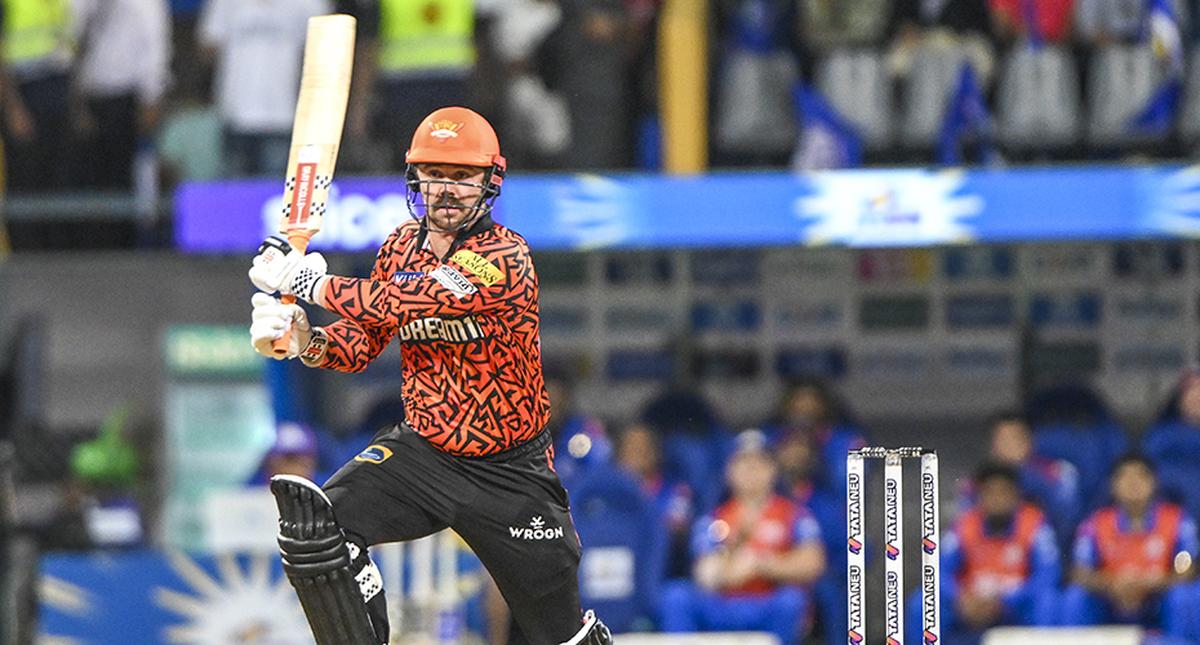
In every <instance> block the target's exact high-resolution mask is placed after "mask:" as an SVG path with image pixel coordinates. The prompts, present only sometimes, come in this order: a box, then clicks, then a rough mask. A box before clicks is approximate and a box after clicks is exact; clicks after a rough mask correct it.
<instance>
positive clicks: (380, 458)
mask: <svg viewBox="0 0 1200 645" xmlns="http://www.w3.org/2000/svg"><path fill="white" fill-rule="evenodd" d="M391 456H392V451H391V450H390V449H388V448H385V447H383V446H381V445H379V444H371V445H369V446H367V448H366V450H363V451H362V452H360V453H358V456H356V457H355V458H354V461H365V462H367V463H369V464H381V463H383V462H385V461H387V458H388V457H391Z"/></svg>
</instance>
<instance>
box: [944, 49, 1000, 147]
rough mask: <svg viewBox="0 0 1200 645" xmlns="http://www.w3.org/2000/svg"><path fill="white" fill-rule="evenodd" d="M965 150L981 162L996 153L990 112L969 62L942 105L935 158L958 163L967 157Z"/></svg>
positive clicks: (964, 66)
mask: <svg viewBox="0 0 1200 645" xmlns="http://www.w3.org/2000/svg"><path fill="white" fill-rule="evenodd" d="M965 150H972V151H974V152H975V153H976V154H975V155H973V156H974V157H976V159H975V161H978V162H981V163H985V162H989V161H992V160H993V159H994V158H995V155H996V147H995V145H994V143H993V140H992V115H991V113H990V112H988V107H987V102H986V100H985V99H984V97H983V90H981V89H980V87H979V81H978V79H976V77H975V69H974V68H973V67H971V64H970V63H963V66H962V71H960V72H959V74H958V85H957V87H955V89H954V95H953V96H952V97H950V103H949V104H948V105H947V106H946V116H945V120H944V121H943V122H942V133H941V138H940V139H939V141H938V161H939V162H940V163H942V164H946V165H957V164H961V163H963V162H964V161H967V159H965V157H966V156H967V155H966V154H964V151H965Z"/></svg>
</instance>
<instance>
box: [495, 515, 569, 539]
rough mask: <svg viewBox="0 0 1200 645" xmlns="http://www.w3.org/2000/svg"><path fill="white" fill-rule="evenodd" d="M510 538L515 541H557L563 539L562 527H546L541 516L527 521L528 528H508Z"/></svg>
mask: <svg viewBox="0 0 1200 645" xmlns="http://www.w3.org/2000/svg"><path fill="white" fill-rule="evenodd" d="M508 534H509V536H510V537H512V538H514V539H517V540H530V541H537V540H559V539H562V537H563V527H561V526H546V521H545V520H543V519H542V516H541V515H535V516H533V519H531V520H529V526H510V527H508Z"/></svg>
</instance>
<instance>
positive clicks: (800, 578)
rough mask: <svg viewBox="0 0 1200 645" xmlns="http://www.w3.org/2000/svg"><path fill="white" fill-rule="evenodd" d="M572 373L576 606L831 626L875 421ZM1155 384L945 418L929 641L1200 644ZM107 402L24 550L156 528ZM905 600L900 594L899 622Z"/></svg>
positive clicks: (628, 625) (811, 401)
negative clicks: (1119, 626) (982, 418)
mask: <svg viewBox="0 0 1200 645" xmlns="http://www.w3.org/2000/svg"><path fill="white" fill-rule="evenodd" d="M573 383H574V373H573V372H572V371H571V370H565V369H559V368H558V367H556V366H555V365H553V364H552V365H551V366H550V367H549V368H548V370H547V389H548V391H549V394H550V397H551V404H552V409H553V410H554V414H553V417H552V420H551V424H550V428H549V429H550V432H551V433H552V435H553V437H554V451H553V464H554V467H555V469H556V471H557V472H558V474H559V476H560V477H561V479H562V480H563V482H564V485H565V486H566V487H567V489H568V490H569V492H570V496H571V505H572V510H573V514H574V517H575V523H576V525H575V528H576V530H577V532H578V534H579V536H580V538H581V540H582V542H583V546H584V552H583V558H584V562H583V564H582V566H581V569H580V576H581V590H582V593H583V595H584V599H585V602H586V603H587V604H588V605H589V606H595V607H597V608H599V609H602V610H603V611H604V613H605V616H606V621H608V622H610V623H611V624H612V627H613V629H614V630H620V631H630V630H653V631H663V632H696V631H739V630H755V631H766V632H771V633H773V634H775V635H777V636H779V638H780V639H781V641H782V642H783V643H785V644H787V643H801V642H829V643H838V642H844V640H845V638H846V637H845V634H846V629H847V626H846V604H845V599H846V590H845V580H846V578H845V573H844V571H845V565H846V561H845V558H846V556H845V553H846V547H845V537H844V536H845V535H846V526H845V523H846V511H845V506H844V503H845V486H846V484H845V482H846V454H847V451H849V450H853V449H855V448H858V447H862V446H864V445H881V444H888V443H889V441H888V440H887V439H886V438H885V437H873V435H874V434H877V433H875V432H872V429H871V428H869V427H864V426H863V425H862V424H860V423H859V422H857V421H856V420H855V417H854V415H853V414H851V413H850V411H849V410H847V409H846V408H845V406H844V405H842V404H841V403H840V402H839V400H838V398H837V397H836V396H835V395H834V394H833V393H832V392H831V390H829V389H828V388H827V387H826V386H825V384H824V383H823V382H821V381H819V380H796V381H792V382H791V383H790V384H789V385H788V386H787V387H786V388H785V389H784V391H783V393H782V396H781V399H780V402H779V405H778V407H777V409H776V410H774V411H773V412H771V413H770V414H768V415H766V416H765V417H764V418H763V419H762V420H761V423H759V424H757V427H754V428H744V429H735V428H732V427H729V426H728V425H727V424H726V423H724V422H723V421H722V419H721V418H720V416H719V415H718V414H717V413H716V412H715V411H714V407H713V406H712V405H711V404H710V403H709V402H708V401H707V400H706V399H705V397H704V396H703V395H702V394H700V393H698V392H697V391H696V390H695V389H693V388H691V387H688V386H687V385H686V383H684V382H679V383H676V384H674V385H670V386H667V387H665V388H664V389H663V390H662V391H660V392H659V393H658V394H656V395H654V396H653V397H651V398H650V399H649V400H648V401H647V402H646V403H645V405H644V406H643V407H642V408H641V409H640V410H637V411H633V413H632V414H628V415H625V416H621V417H613V418H600V417H598V416H595V415H592V414H589V413H587V412H585V411H583V410H582V409H580V407H579V406H578V405H577V403H576V397H575V395H574V392H573ZM1165 398H1166V400H1165V402H1164V403H1163V407H1162V410H1161V413H1160V414H1159V415H1158V416H1157V417H1156V418H1155V419H1154V420H1153V422H1152V423H1150V424H1149V425H1148V427H1145V428H1138V429H1129V428H1124V427H1122V425H1121V424H1120V423H1119V422H1118V420H1117V419H1116V418H1115V417H1114V416H1113V415H1112V414H1111V413H1110V412H1109V411H1108V409H1107V406H1106V405H1105V403H1104V402H1103V400H1102V399H1101V398H1100V397H1099V396H1098V395H1096V394H1095V392H1094V391H1092V390H1091V389H1090V388H1087V387H1083V386H1074V385H1060V386H1054V387H1049V388H1046V389H1044V390H1042V391H1040V392H1037V393H1034V394H1032V395H1031V396H1030V397H1029V398H1028V400H1027V401H1026V404H1025V406H1024V408H1023V409H1022V410H1017V411H1003V412H999V413H997V414H995V415H994V416H993V417H992V418H990V419H989V420H987V422H986V427H985V428H976V427H973V426H972V427H965V426H964V427H963V428H961V429H960V431H961V432H962V433H963V437H964V440H970V439H965V438H966V437H981V438H982V439H981V440H980V441H979V444H980V445H979V447H978V449H975V450H972V451H971V453H972V454H976V455H978V456H979V461H978V462H977V463H975V464H963V463H953V464H950V463H949V462H947V465H948V466H952V467H953V468H950V467H947V468H945V469H943V483H944V488H943V494H942V498H943V500H942V518H943V519H942V547H943V551H942V563H943V567H942V603H943V624H944V631H943V634H946V636H945V638H946V639H947V640H948V642H954V643H968V644H969V643H972V642H978V639H979V638H981V636H982V634H983V632H984V631H985V630H986V629H988V628H990V627H993V626H999V625H1028V626H1037V625H1078V626H1082V625H1098V624H1112V623H1130V624H1139V625H1142V626H1143V627H1145V628H1147V629H1149V630H1151V631H1152V632H1156V633H1159V634H1161V635H1162V636H1163V638H1167V639H1169V638H1178V639H1181V640H1180V642H1182V643H1187V642H1196V641H1200V581H1197V580H1196V576H1195V570H1196V569H1195V566H1194V561H1195V558H1196V557H1197V556H1198V555H1200V538H1198V536H1197V527H1196V522H1195V519H1194V518H1196V517H1198V516H1200V489H1198V488H1197V487H1196V486H1195V485H1194V482H1195V481H1197V479H1198V478H1200V371H1187V372H1185V373H1184V374H1183V375H1182V376H1181V378H1180V379H1179V382H1178V384H1177V385H1176V386H1175V387H1174V388H1173V389H1172V390H1171V391H1170V392H1169V393H1167V396H1166V397H1165ZM403 416H404V410H403V406H402V405H401V403H400V402H399V400H398V399H396V398H395V397H392V396H388V397H386V398H384V399H382V400H381V401H379V402H378V403H377V404H376V405H375V406H373V407H372V408H371V409H370V410H369V411H368V413H367V414H366V415H365V417H364V418H363V419H362V421H361V423H359V424H357V426H356V427H354V428H345V429H341V430H339V431H337V432H332V431H328V430H323V429H320V428H316V427H313V426H310V425H306V424H301V423H295V422H281V423H280V424H279V425H278V427H277V428H276V433H275V440H274V444H273V445H272V446H271V448H270V449H269V450H268V451H267V452H266V453H265V455H264V457H263V459H262V462H261V464H260V467H259V469H258V471H257V472H256V473H255V474H254V475H253V476H252V477H251V478H250V479H249V480H248V481H246V484H247V486H250V487H261V486H263V485H265V482H266V481H267V480H268V478H269V477H270V475H272V474H280V473H286V474H295V475H301V476H305V477H310V478H313V479H315V480H317V481H323V480H324V479H326V478H327V477H329V476H330V475H331V474H332V473H333V472H334V471H335V470H336V469H337V468H338V467H340V466H341V465H342V464H343V463H346V462H347V461H349V460H351V459H353V458H354V456H355V455H357V454H358V453H359V451H361V450H362V449H363V448H364V447H365V446H367V445H368V444H370V442H371V438H372V437H373V436H374V435H375V433H376V432H378V431H380V430H381V429H386V428H388V427H390V426H391V425H392V424H394V423H395V422H396V421H397V420H398V419H402V418H403ZM126 417H127V411H126V410H124V409H122V408H118V409H116V410H115V411H114V413H113V414H112V415H110V417H109V419H108V420H107V421H106V422H105V424H104V426H103V427H102V428H101V430H100V431H99V432H98V433H97V434H96V435H95V438H92V439H88V440H87V441H84V442H83V443H78V444H76V445H75V446H74V447H73V448H72V449H71V450H70V451H69V454H70V458H69V463H68V471H67V473H66V476H65V479H64V484H63V485H64V487H65V492H64V493H61V496H62V498H63V500H64V501H63V502H62V503H58V504H48V505H46V508H47V509H55V510H54V512H53V516H46V517H41V518H40V519H39V518H38V517H33V516H30V515H28V514H26V515H25V520H24V522H23V524H22V526H20V527H18V531H20V532H22V533H26V534H28V535H31V536H33V537H35V538H36V540H37V542H38V544H39V546H40V548H41V549H43V550H57V549H71V550H74V549H127V548H139V547H143V546H147V545H150V544H153V543H154V537H153V534H154V531H153V530H152V529H151V528H149V527H151V526H152V524H153V522H155V517H156V516H158V515H159V513H160V511H159V510H157V509H156V503H155V502H154V501H153V500H154V498H155V496H154V494H153V493H152V492H151V490H150V489H153V488H154V486H153V485H150V484H147V483H146V482H147V481H148V479H147V478H146V477H145V472H146V469H147V464H144V463H139V457H138V455H139V450H137V449H136V448H135V447H134V443H133V439H132V437H133V436H135V435H134V434H133V433H131V432H130V429H129V428H127V427H126V426H127V422H126ZM1131 430H1136V432H1134V431H1131ZM139 473H142V475H141V476H139ZM948 473H949V474H950V476H948V477H947V476H946V475H947V474H948ZM952 473H965V474H966V476H964V477H955V476H954V475H953V474H952ZM874 476H876V475H869V477H874ZM874 505H875V502H869V503H868V507H872V506H874ZM914 515H915V513H914ZM870 517H872V515H871V514H869V515H868V518H870ZM869 521H873V520H870V519H869ZM874 553H876V550H874V549H869V550H868V554H869V555H868V558H869V560H874V556H873V555H871V554H874ZM875 564H878V562H876V563H875ZM869 566H874V565H871V564H870V563H869ZM491 592H492V593H493V594H494V593H495V590H494V589H492V590H491ZM492 600H493V601H495V600H496V599H495V598H493V599H492ZM919 600H920V599H919V596H917V595H915V593H914V595H913V596H912V597H911V598H910V602H909V603H908V609H907V611H908V612H909V613H910V616H909V617H908V618H907V625H908V627H909V628H910V629H911V630H912V631H913V634H912V638H914V639H918V638H919V630H920V626H921V620H920V612H919V604H918V603H919ZM484 605H485V606H486V607H487V608H488V609H487V617H486V623H485V624H487V625H489V626H490V627H489V630H490V633H491V637H490V641H489V642H492V643H497V644H502V643H510V644H512V645H517V644H518V643H521V642H523V641H522V640H520V638H519V635H513V636H512V637H511V638H510V637H509V636H508V629H506V628H505V626H506V625H507V624H508V623H507V620H508V617H507V615H506V613H505V611H504V605H503V603H502V602H487V603H484ZM1164 642H1172V641H1170V640H1166V641H1164Z"/></svg>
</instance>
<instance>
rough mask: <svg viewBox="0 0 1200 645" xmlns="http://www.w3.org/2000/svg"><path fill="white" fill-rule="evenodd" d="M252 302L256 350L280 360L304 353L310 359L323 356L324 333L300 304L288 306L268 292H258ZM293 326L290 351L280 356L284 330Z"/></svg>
mask: <svg viewBox="0 0 1200 645" xmlns="http://www.w3.org/2000/svg"><path fill="white" fill-rule="evenodd" d="M250 304H252V305H254V310H253V311H252V312H251V313H250V343H251V344H252V345H254V351H256V352H258V353H259V354H262V355H263V356H267V357H270V358H274V359H276V360H283V359H285V358H296V357H297V356H300V355H301V353H303V354H304V359H305V361H306V362H312V361H319V359H320V358H321V357H323V355H324V353H325V337H324V332H322V331H320V330H319V329H318V330H314V329H313V328H312V325H310V324H309V322H308V314H306V313H304V309H303V308H301V307H300V305H285V304H283V303H281V302H279V300H278V299H277V298H275V297H274V296H269V295H267V294H265V293H256V294H254V296H252V297H251V298H250ZM289 329H290V330H291V331H292V335H291V337H290V338H289V339H288V348H287V354H285V355H283V356H276V355H275V348H274V345H275V341H276V340H279V339H280V338H283V334H284V332H286V331H287V330H289ZM314 339H316V342H314ZM314 345H318V346H319V347H314ZM310 355H311V356H310Z"/></svg>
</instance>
